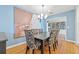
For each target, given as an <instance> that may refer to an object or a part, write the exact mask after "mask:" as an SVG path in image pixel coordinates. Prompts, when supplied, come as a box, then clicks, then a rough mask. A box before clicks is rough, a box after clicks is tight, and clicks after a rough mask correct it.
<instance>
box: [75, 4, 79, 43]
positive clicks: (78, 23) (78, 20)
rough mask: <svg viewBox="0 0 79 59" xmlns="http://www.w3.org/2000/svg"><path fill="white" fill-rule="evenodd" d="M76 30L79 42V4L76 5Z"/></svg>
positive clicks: (78, 41) (77, 41)
mask: <svg viewBox="0 0 79 59" xmlns="http://www.w3.org/2000/svg"><path fill="white" fill-rule="evenodd" d="M75 31H76V33H75V34H76V43H78V44H79V6H77V7H76V20H75Z"/></svg>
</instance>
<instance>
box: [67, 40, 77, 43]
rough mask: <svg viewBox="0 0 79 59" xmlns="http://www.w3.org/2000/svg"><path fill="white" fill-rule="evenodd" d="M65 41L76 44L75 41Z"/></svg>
mask: <svg viewBox="0 0 79 59" xmlns="http://www.w3.org/2000/svg"><path fill="white" fill-rule="evenodd" d="M66 41H68V42H71V43H76V42H75V41H72V40H66Z"/></svg>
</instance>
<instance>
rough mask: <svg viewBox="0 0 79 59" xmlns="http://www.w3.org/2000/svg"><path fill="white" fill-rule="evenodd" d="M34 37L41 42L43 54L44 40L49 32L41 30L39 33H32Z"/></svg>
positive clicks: (47, 37)
mask: <svg viewBox="0 0 79 59" xmlns="http://www.w3.org/2000/svg"><path fill="white" fill-rule="evenodd" d="M34 38H35V39H36V40H39V41H40V43H41V54H44V42H45V41H46V40H48V39H49V38H50V33H49V32H43V33H40V34H36V35H34ZM48 41H49V40H48Z"/></svg>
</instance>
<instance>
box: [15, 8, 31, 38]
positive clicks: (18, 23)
mask: <svg viewBox="0 0 79 59" xmlns="http://www.w3.org/2000/svg"><path fill="white" fill-rule="evenodd" d="M31 19H32V13H29V12H25V11H24V10H21V9H19V8H15V22H14V25H15V36H16V37H20V36H24V31H23V30H24V28H23V26H25V25H30V21H31Z"/></svg>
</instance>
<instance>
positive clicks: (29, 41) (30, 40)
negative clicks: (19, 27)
mask: <svg viewBox="0 0 79 59" xmlns="http://www.w3.org/2000/svg"><path fill="white" fill-rule="evenodd" d="M25 37H26V42H27V45H28V46H29V47H30V48H31V49H34V47H35V40H34V36H33V33H32V30H25Z"/></svg>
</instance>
